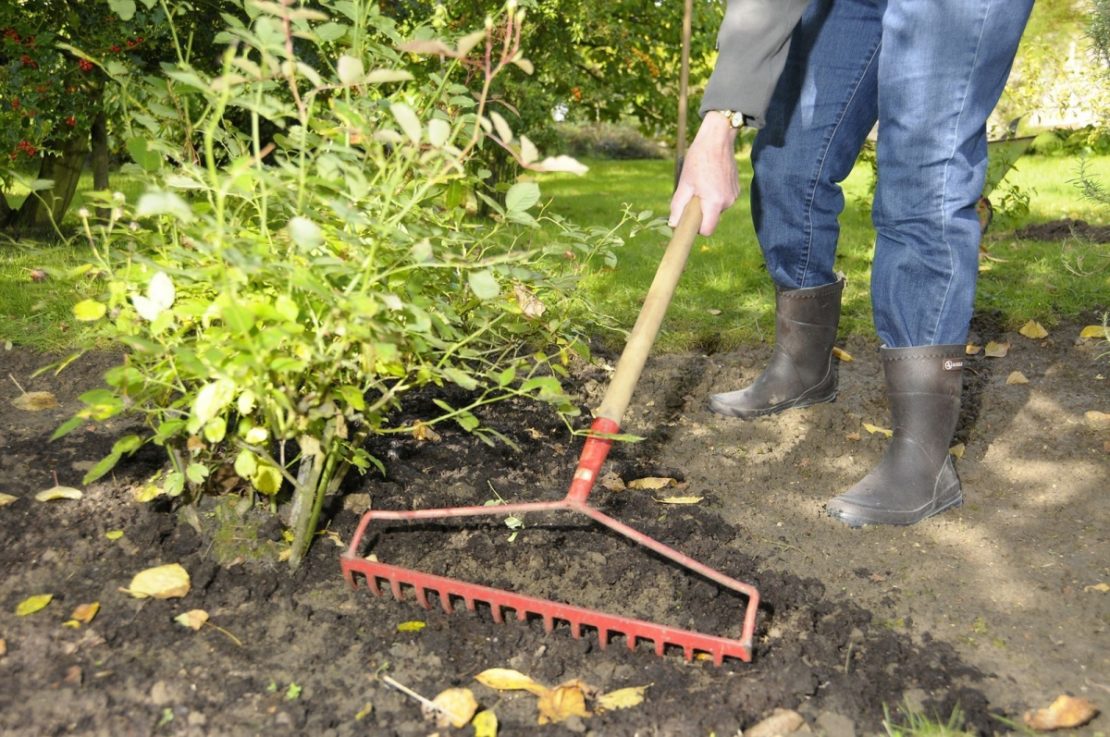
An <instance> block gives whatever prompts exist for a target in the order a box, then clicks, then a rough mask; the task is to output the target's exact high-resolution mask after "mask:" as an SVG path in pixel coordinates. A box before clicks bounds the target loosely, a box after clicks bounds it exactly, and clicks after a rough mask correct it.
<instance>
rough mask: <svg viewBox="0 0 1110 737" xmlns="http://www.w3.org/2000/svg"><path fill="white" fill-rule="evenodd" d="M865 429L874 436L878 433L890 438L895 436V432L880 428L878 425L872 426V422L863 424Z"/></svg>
mask: <svg viewBox="0 0 1110 737" xmlns="http://www.w3.org/2000/svg"><path fill="white" fill-rule="evenodd" d="M863 429H864V430H866V431H867V432H869V433H871V434H872V435H874V434H875V433H878V434H880V435H886V436H887V437H888V438H889V437H891V436H893V435H894V431H893V430H888V429H886V428H885V427H879V426H878V425H872V424H871V423H870V422H865V423H863Z"/></svg>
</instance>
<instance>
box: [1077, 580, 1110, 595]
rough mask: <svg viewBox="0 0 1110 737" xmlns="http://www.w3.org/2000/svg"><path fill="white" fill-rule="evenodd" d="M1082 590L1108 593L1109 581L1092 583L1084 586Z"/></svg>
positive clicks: (1109, 591) (1109, 588)
mask: <svg viewBox="0 0 1110 737" xmlns="http://www.w3.org/2000/svg"><path fill="white" fill-rule="evenodd" d="M1083 590H1084V591H1085V592H1087V593H1092V592H1095V591H1097V592H1099V593H1102V594H1107V593H1110V583H1106V582H1105V581H1103V582H1102V583H1093V584H1091V585H1090V586H1084V587H1083Z"/></svg>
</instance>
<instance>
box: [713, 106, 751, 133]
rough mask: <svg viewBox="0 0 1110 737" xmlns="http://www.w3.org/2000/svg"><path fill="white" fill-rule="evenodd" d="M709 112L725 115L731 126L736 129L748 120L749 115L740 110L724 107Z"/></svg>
mask: <svg viewBox="0 0 1110 737" xmlns="http://www.w3.org/2000/svg"><path fill="white" fill-rule="evenodd" d="M709 112H710V113H717V114H718V115H720V116H721V117H723V118H724V119H725V120H726V121H727V122H728V124H729V126H730V127H731V128H733V129H735V130H740V129H741V128H743V127H744V124H745V123H746V122H747V116H745V115H744V113H742V112H740V111H739V110H727V109H722V110H710V111H709Z"/></svg>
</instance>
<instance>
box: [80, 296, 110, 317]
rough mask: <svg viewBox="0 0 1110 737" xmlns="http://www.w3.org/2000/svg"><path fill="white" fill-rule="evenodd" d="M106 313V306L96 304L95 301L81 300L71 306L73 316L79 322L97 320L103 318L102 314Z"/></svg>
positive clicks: (99, 303)
mask: <svg viewBox="0 0 1110 737" xmlns="http://www.w3.org/2000/svg"><path fill="white" fill-rule="evenodd" d="M107 311H108V306H107V305H105V304H104V303H103V302H97V301H96V300H95V299H83V300H81V301H80V302H78V303H77V304H75V305H73V316H74V317H75V318H77V319H78V320H80V321H81V322H93V321H94V320H99V319H100V318H102V317H104V313H106V312H107Z"/></svg>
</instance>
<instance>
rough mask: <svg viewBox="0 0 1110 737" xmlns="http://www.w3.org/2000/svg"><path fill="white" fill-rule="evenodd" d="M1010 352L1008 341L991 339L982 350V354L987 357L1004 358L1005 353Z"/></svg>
mask: <svg viewBox="0 0 1110 737" xmlns="http://www.w3.org/2000/svg"><path fill="white" fill-rule="evenodd" d="M1009 352H1010V344H1009V342H1004V343H996V342H995V341H993V340H992V341H991V342H989V343H987V347H986V348H985V349H984V351H983V355H985V356H986V357H987V358H1005V357H1006V354H1007V353H1009Z"/></svg>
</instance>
